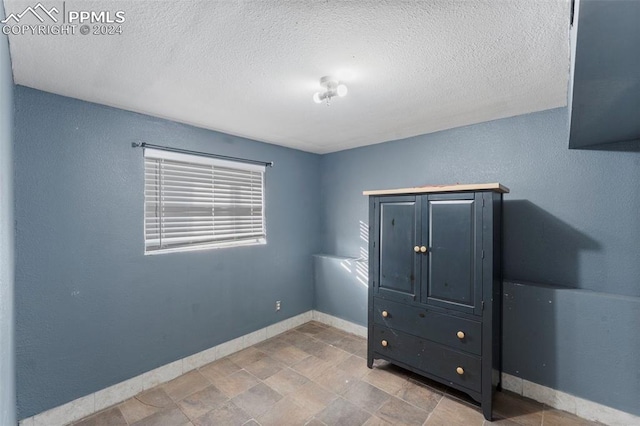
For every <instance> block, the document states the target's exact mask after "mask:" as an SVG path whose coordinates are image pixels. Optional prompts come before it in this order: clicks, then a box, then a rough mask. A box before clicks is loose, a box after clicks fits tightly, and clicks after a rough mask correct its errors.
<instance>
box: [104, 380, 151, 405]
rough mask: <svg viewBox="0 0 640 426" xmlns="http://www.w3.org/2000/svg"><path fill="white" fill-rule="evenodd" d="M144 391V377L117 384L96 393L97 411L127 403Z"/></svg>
mask: <svg viewBox="0 0 640 426" xmlns="http://www.w3.org/2000/svg"><path fill="white" fill-rule="evenodd" d="M142 391H143V387H142V376H141V375H140V376H136V377H133V378H131V379H128V380H125V381H123V382H120V383H116V384H115V385H113V386H109V387H108V388H106V389H102V390H99V391H98V392H96V393H95V410H96V411H100V410H103V409H105V408H107V407H111V406H112V405H115V404H118V403H120V402H123V401H126V400H127V399H129V398H131V397H133V396H135V395H137V394H139V393H140V392H142Z"/></svg>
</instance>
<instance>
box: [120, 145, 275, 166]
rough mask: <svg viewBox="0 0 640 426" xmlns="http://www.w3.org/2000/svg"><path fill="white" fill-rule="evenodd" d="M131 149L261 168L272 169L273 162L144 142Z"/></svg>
mask: <svg viewBox="0 0 640 426" xmlns="http://www.w3.org/2000/svg"><path fill="white" fill-rule="evenodd" d="M131 147H132V148H155V149H160V150H162V151H170V152H178V153H180V154H194V155H201V156H203V157H211V158H218V159H220V160H231V161H239V162H242V163H249V164H262V165H263V166H269V167H273V161H258V160H250V159H248V158H238V157H229V156H227V155H219V154H210V153H208V152H199V151H190V150H188V149H180V148H171V147H170V146H161V145H154V144H152V143H146V142H131Z"/></svg>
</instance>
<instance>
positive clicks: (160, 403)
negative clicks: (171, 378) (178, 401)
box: [135, 387, 175, 408]
mask: <svg viewBox="0 0 640 426" xmlns="http://www.w3.org/2000/svg"><path fill="white" fill-rule="evenodd" d="M135 399H137V400H138V401H140V402H142V403H143V404H146V405H149V406H151V407H155V408H169V407H173V406H174V405H175V404H174V403H173V400H172V399H171V398H170V397H169V395H167V393H166V392H165V391H164V389H162V388H161V387H157V388H153V389H149V390H148V391H146V392H143V393H141V394H139V395H137V396H136V397H135Z"/></svg>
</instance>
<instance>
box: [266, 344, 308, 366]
mask: <svg viewBox="0 0 640 426" xmlns="http://www.w3.org/2000/svg"><path fill="white" fill-rule="evenodd" d="M308 356H309V354H308V353H306V352H305V351H303V350H302V349H299V348H297V347H295V346H287V347H284V348H282V349H279V350H277V351H275V352H273V353H272V354H271V357H272V358H273V359H275V360H276V361H279V362H281V363H283V364H284V365H287V366H289V365H293V364H296V363H298V362H300V361H302V360H303V359H305V358H306V357H308Z"/></svg>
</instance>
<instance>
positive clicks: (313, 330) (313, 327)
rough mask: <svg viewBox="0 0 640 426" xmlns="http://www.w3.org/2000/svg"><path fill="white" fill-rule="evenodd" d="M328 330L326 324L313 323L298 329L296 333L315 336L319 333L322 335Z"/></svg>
mask: <svg viewBox="0 0 640 426" xmlns="http://www.w3.org/2000/svg"><path fill="white" fill-rule="evenodd" d="M326 329H327V327H326V326H325V325H324V324H321V323H319V322H315V321H311V322H308V323H306V324H304V325H301V326H300V327H298V328H296V329H295V331H297V332H298V333H302V334H306V335H307V336H315V335H317V334H319V333H322V332H323V331H325V330H326Z"/></svg>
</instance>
